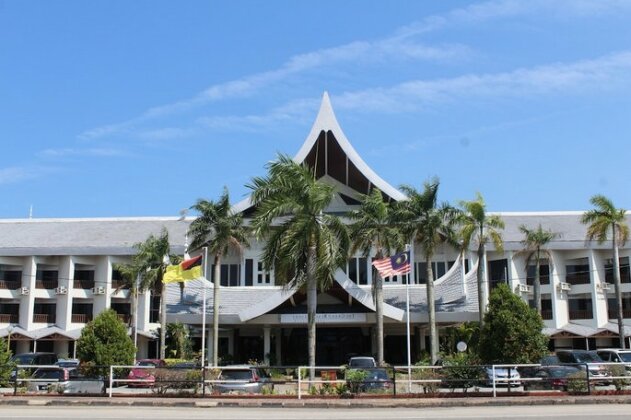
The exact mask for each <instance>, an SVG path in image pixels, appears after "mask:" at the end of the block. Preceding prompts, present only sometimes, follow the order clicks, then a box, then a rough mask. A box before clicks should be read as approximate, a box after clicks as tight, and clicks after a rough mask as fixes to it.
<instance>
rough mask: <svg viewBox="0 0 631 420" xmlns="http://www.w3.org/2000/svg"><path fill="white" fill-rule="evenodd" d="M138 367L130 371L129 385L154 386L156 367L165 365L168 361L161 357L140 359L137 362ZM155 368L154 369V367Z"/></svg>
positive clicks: (130, 386) (128, 376)
mask: <svg viewBox="0 0 631 420" xmlns="http://www.w3.org/2000/svg"><path fill="white" fill-rule="evenodd" d="M136 366H138V367H136V368H133V369H132V370H131V371H129V375H127V379H130V380H132V381H130V382H128V383H127V387H129V388H133V387H152V386H153V385H154V384H155V382H156V377H155V375H154V373H155V368H161V367H165V366H166V363H165V362H164V360H160V359H140V360H138V361H137V362H136ZM152 368H154V369H152Z"/></svg>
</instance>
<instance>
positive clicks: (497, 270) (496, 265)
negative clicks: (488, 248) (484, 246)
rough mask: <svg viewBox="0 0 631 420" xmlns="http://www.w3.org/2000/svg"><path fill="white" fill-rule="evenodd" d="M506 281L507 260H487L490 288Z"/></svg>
mask: <svg viewBox="0 0 631 420" xmlns="http://www.w3.org/2000/svg"><path fill="white" fill-rule="evenodd" d="M507 282H508V260H506V259H503V260H495V261H489V287H490V288H491V290H492V289H493V288H495V287H497V285H498V284H502V283H504V284H506V283H507Z"/></svg>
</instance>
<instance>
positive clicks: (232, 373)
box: [221, 369, 252, 381]
mask: <svg viewBox="0 0 631 420" xmlns="http://www.w3.org/2000/svg"><path fill="white" fill-rule="evenodd" d="M221 377H222V378H223V379H228V380H232V381H249V380H250V379H252V372H250V370H249V369H246V370H224V371H223V372H221Z"/></svg>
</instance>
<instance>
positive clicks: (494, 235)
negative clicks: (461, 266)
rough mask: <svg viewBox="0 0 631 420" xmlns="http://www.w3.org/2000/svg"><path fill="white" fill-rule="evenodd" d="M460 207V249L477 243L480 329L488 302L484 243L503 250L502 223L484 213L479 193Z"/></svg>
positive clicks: (482, 201) (499, 250)
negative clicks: (489, 243)
mask: <svg viewBox="0 0 631 420" xmlns="http://www.w3.org/2000/svg"><path fill="white" fill-rule="evenodd" d="M460 206H461V207H462V209H463V213H462V214H461V216H460V217H459V223H460V239H461V240H462V249H463V250H467V249H469V246H470V245H471V244H472V243H473V242H474V241H477V243H478V271H477V277H478V310H479V312H480V314H479V315H480V327H482V325H483V324H484V312H485V311H486V302H487V300H488V284H487V283H486V267H485V265H486V243H487V242H488V241H489V240H491V241H492V242H493V244H494V245H495V249H496V250H497V251H498V252H502V251H503V250H504V246H503V245H504V244H503V242H502V235H501V234H500V233H499V229H504V221H503V220H502V219H501V218H500V217H499V216H496V215H488V214H487V213H486V203H485V202H484V198H482V195H481V194H480V193H477V194H476V198H475V200H471V201H461V202H460Z"/></svg>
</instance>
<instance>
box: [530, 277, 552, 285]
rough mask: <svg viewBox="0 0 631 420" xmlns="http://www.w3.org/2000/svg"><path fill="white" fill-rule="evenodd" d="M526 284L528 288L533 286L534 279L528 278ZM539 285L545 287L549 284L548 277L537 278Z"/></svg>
mask: <svg viewBox="0 0 631 420" xmlns="http://www.w3.org/2000/svg"><path fill="white" fill-rule="evenodd" d="M526 284H527V285H528V286H533V285H534V284H535V278H534V277H528V278H527V279H526ZM539 284H541V285H542V286H545V285H546V284H550V276H548V275H546V276H541V277H539Z"/></svg>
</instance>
